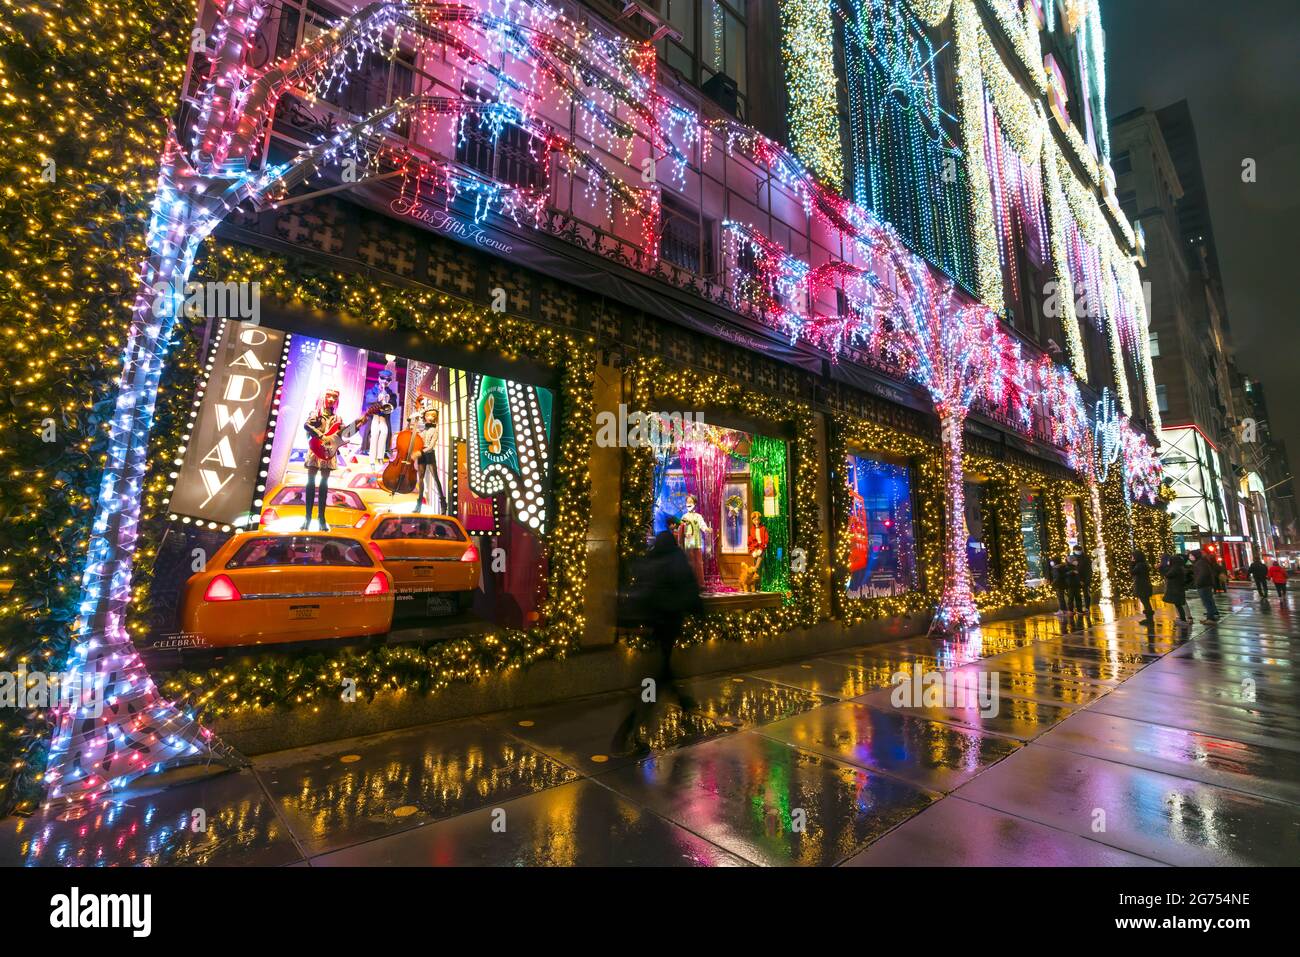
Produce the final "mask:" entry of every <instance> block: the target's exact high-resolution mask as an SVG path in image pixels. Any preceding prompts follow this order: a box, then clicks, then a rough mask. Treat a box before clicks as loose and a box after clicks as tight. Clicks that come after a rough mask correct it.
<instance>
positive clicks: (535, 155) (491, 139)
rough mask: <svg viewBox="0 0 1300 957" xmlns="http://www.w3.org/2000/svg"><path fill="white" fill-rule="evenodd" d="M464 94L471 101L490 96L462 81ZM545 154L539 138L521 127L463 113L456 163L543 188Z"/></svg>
mask: <svg viewBox="0 0 1300 957" xmlns="http://www.w3.org/2000/svg"><path fill="white" fill-rule="evenodd" d="M464 95H465V99H467V100H471V101H478V102H490V101H491V99H492V98H491V97H490V96H489V95H487V94H486V93H485V92H484V91H482V90H480V89H479V88H478V87H476V86H474V85H473V84H470V83H466V84H465V87H464ZM494 130H495V134H494ZM545 155H546V150H545V145H544V144H543V143H542V141H541V140H540V139H539V138H537V137H535V136H533V135H532V134H531V133H529V132H528V131H527V130H525V129H523V128H522V127H520V126H516V125H515V124H514V123H510V122H506V123H504V124H501V125H500V127H499V128H497V127H496V125H495V124H493V123H488V122H485V121H484V120H482V119H476V118H475V117H473V116H470V117H466V119H465V121H464V125H463V126H462V127H461V136H460V138H459V139H458V140H457V142H456V162H457V163H460V164H462V165H464V166H468V167H469V168H470V169H472V170H474V171H475V172H478V173H481V174H482V175H483V176H484V177H486V178H487V179H490V180H493V181H495V182H498V183H504V184H506V185H507V186H523V187H526V188H528V189H533V190H542V189H545V188H546V167H545V165H544V163H543V159H544V157H545Z"/></svg>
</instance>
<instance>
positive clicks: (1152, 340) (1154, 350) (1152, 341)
mask: <svg viewBox="0 0 1300 957" xmlns="http://www.w3.org/2000/svg"><path fill="white" fill-rule="evenodd" d="M1147 343H1148V346H1149V349H1150V352H1151V358H1152V359H1158V358H1160V333H1158V332H1152V333H1148V334H1147Z"/></svg>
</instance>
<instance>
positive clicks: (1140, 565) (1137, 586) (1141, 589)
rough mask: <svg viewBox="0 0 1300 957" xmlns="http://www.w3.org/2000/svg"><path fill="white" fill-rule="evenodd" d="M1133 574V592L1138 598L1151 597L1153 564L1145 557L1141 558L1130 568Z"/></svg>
mask: <svg viewBox="0 0 1300 957" xmlns="http://www.w3.org/2000/svg"><path fill="white" fill-rule="evenodd" d="M1129 572H1130V573H1131V574H1132V575H1133V594H1134V595H1136V596H1137V597H1138V598H1150V597H1151V566H1149V565H1148V564H1147V560H1146V559H1145V558H1139V559H1138V560H1137V561H1135V562H1134V563H1133V566H1132V567H1131V568H1130V569H1129Z"/></svg>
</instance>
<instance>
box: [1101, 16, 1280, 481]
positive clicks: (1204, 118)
mask: <svg viewBox="0 0 1300 957" xmlns="http://www.w3.org/2000/svg"><path fill="white" fill-rule="evenodd" d="M1101 15H1102V26H1103V28H1104V29H1105V32H1106V60H1107V75H1108V83H1107V90H1106V93H1107V100H1108V105H1109V109H1108V112H1109V114H1110V116H1112V117H1115V116H1119V115H1120V114H1122V113H1126V112H1128V111H1129V110H1132V109H1136V108H1138V107H1140V106H1141V107H1146V108H1147V109H1149V110H1154V109H1158V108H1159V107H1162V106H1166V105H1168V104H1170V103H1173V102H1176V101H1178V100H1182V99H1186V100H1187V102H1188V105H1189V106H1190V107H1191V111H1192V121H1193V123H1194V124H1195V126H1196V137H1197V140H1198V141H1199V144H1200V149H1201V166H1202V168H1203V169H1204V171H1205V183H1206V190H1207V192H1208V193H1209V199H1210V217H1211V220H1212V221H1213V224H1214V237H1215V242H1216V244H1217V246H1218V250H1219V263H1220V267H1221V269H1222V271H1223V285H1224V290H1225V292H1226V294H1227V298H1228V318H1229V322H1230V323H1231V327H1232V338H1233V343H1234V345H1235V347H1236V352H1237V363H1238V366H1239V368H1240V369H1241V371H1242V372H1243V373H1245V374H1246V375H1248V376H1250V377H1251V378H1252V379H1258V380H1260V381H1261V382H1263V384H1264V388H1265V391H1266V395H1267V398H1268V407H1269V418H1270V420H1271V427H1272V429H1273V431H1274V434H1276V435H1277V436H1278V437H1280V438H1283V439H1285V440H1286V443H1287V452H1288V454H1289V457H1290V460H1291V466H1292V468H1293V469H1294V468H1296V467H1298V466H1300V362H1298V361H1297V360H1298V359H1300V347H1298V342H1300V310H1298V309H1297V308H1296V295H1295V289H1296V286H1297V283H1300V241H1298V240H1297V237H1296V229H1297V222H1296V216H1297V212H1298V210H1297V205H1298V204H1297V198H1298V197H1300V188H1298V187H1297V178H1300V144H1298V143H1297V140H1298V139H1300V133H1298V132H1297V128H1298V127H1300V78H1298V77H1297V69H1296V64H1297V63H1298V62H1300V55H1298V54H1297V52H1296V51H1297V50H1300V6H1297V4H1296V0H1236V2H1234V3H1231V4H1224V3H1219V2H1212V0H1102V4H1101ZM1244 157H1252V158H1254V159H1255V160H1256V163H1257V180H1256V182H1255V183H1253V184H1246V183H1242V181H1241V162H1242V159H1243V158H1244Z"/></svg>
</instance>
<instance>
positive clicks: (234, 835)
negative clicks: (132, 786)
mask: <svg viewBox="0 0 1300 957" xmlns="http://www.w3.org/2000/svg"><path fill="white" fill-rule="evenodd" d="M144 780H146V781H147V780H148V779H147V778H146V779H144ZM301 856H302V855H301V854H300V853H299V852H298V850H297V848H295V846H294V843H293V841H292V839H291V838H290V836H289V829H288V828H287V827H285V826H284V824H283V823H282V822H281V821H280V819H279V818H278V817H277V815H276V813H275V805H274V804H272V802H271V801H270V799H269V798H268V797H267V796H266V793H265V792H264V791H263V790H262V787H261V785H260V784H259V783H258V781H257V778H256V777H255V776H254V774H253V773H252V772H251V771H240V772H238V773H226V774H220V775H218V776H216V777H212V778H208V779H206V780H203V781H195V782H193V783H190V784H187V785H182V786H179V787H175V788H170V789H168V790H165V791H156V792H154V793H147V792H145V791H143V790H138V791H134V792H123V793H122V794H119V795H117V796H115V798H114V800H106V801H103V802H101V803H99V804H96V805H94V806H93V807H90V808H87V809H86V813H85V815H84V816H82V817H77V818H75V819H74V820H57V819H55V818H54V817H46V816H44V815H41V814H35V815H33V816H32V817H29V818H9V819H8V820H5V821H3V822H0V863H3V864H5V865H13V864H27V865H32V866H36V865H41V866H50V865H55V866H58V865H64V866H71V867H97V866H105V865H110V866H111V865H123V866H133V865H154V866H160V865H169V864H170V865H190V864H194V865H198V864H202V865H206V866H209V867H214V866H244V865H254V864H256V865H262V866H275V865H279V864H288V863H291V862H293V861H296V860H298V859H299V858H301Z"/></svg>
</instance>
